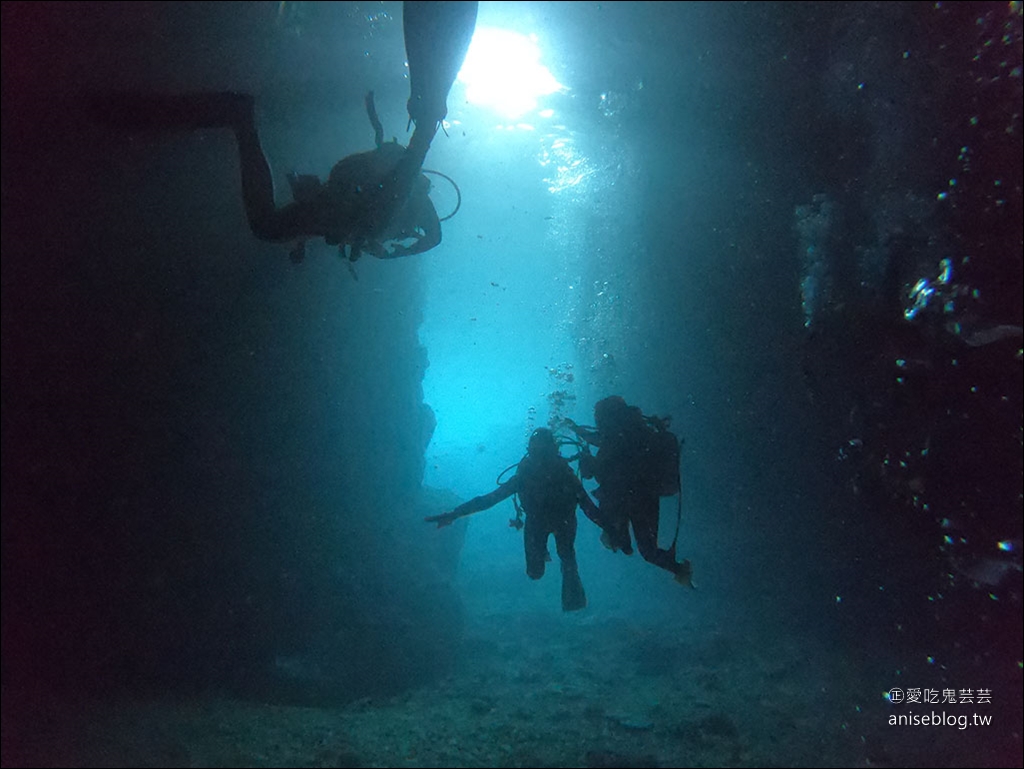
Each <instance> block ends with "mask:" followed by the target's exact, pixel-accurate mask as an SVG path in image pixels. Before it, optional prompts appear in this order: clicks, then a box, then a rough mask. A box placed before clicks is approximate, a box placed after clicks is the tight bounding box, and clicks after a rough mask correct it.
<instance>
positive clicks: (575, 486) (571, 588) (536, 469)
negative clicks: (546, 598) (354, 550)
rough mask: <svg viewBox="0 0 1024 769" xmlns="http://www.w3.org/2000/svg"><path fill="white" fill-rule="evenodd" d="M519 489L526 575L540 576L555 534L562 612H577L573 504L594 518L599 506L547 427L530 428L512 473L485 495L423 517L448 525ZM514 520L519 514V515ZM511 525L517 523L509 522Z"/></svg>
mask: <svg viewBox="0 0 1024 769" xmlns="http://www.w3.org/2000/svg"><path fill="white" fill-rule="evenodd" d="M513 494H518V495H519V499H520V500H521V502H522V508H523V511H524V512H525V513H526V522H525V524H523V545H524V547H525V549H526V575H527V576H528V577H529V578H530V579H540V578H541V577H543V576H544V567H545V564H546V562H547V561H548V560H550V556H549V555H548V536H549V535H551V534H554V535H555V549H556V551H557V553H558V558H559V560H561V562H562V611H577V610H579V609H584V608H586V606H587V595H586V593H585V592H584V591H583V582H582V581H581V580H580V575H579V570H578V569H577V566H576V506H577V505H579V506H580V507H582V508H583V512H584V513H586V515H587V517H588V518H590V519H591V520H593V521H595V522H596V521H597V514H598V510H597V506H596V505H595V504H594V502H593V500H592V499H591V498H590V496H589V495H588V494H587V492H586V491H585V490H584V488H583V484H582V483H581V482H580V479H579V478H577V477H576V474H575V473H574V472H573V471H572V468H571V467H570V466H569V462H568V460H566V459H565V458H564V457H562V456H561V455H560V454H559V453H558V445H557V444H556V443H555V438H554V435H553V434H552V432H551V431H550V430H548V429H546V428H543V427H541V428H538V429H536V430H534V431H533V434H532V435H531V436H530V441H529V444H528V448H527V454H526V456H525V457H523V459H522V461H520V462H519V464H518V465H517V467H516V474H515V475H513V476H512V477H511V478H510V479H509V480H507V481H506V482H505V483H503V484H501V485H500V486H498V488H496V489H495V490H494V491H492V492H490V493H489V494H483V495H481V496H479V497H474V498H473V499H471V500H469V501H468V502H466V503H464V504H461V505H459V506H458V507H456V508H455V509H454V510H452V511H451V512H448V513H442V514H441V515H431V516H428V517H427V518H425V519H424V520H425V521H427V523H436V524H437V527H438V528H441V527H443V526H449V525H451V524H452V522H454V521H455V519H456V518H461V517H462V516H465V515H472V514H473V513H478V512H480V511H481V510H487V509H488V508H490V507H493V506H494V505H496V504H497V503H498V502H500V501H501V500H503V499H508V498H509V497H511V496H512V495H513ZM517 520H518V519H517ZM510 525H516V521H512V522H511V524H510Z"/></svg>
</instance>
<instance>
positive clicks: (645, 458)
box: [564, 395, 693, 587]
mask: <svg viewBox="0 0 1024 769" xmlns="http://www.w3.org/2000/svg"><path fill="white" fill-rule="evenodd" d="M594 422H595V424H596V430H595V429H591V428H586V427H581V426H580V425H577V424H576V423H575V422H573V421H572V420H571V419H566V420H564V424H565V425H566V426H567V427H569V429H571V430H572V431H573V432H574V433H576V435H577V436H579V438H581V439H582V440H583V441H585V442H586V443H587V444H589V445H591V446H597V448H598V451H597V455H596V456H593V457H591V456H590V454H589V451H588V452H587V453H585V454H583V455H582V456H581V458H580V471H581V473H582V475H583V477H584V478H594V479H596V480H597V482H598V484H599V486H598V488H597V489H596V490H595V491H594V496H595V497H597V500H598V503H599V505H600V508H599V509H600V518H599V520H601V521H602V523H603V524H604V529H605V534H604V536H602V542H604V544H605V546H606V547H609V548H610V549H612V550H622V551H623V552H624V553H626V554H629V553H631V552H632V548H631V545H630V537H629V524H630V523H632V524H633V536H634V537H635V538H636V547H637V550H639V551H640V555H641V556H643V559H644V560H645V561H647V562H648V563H652V564H654V565H655V566H658V567H660V568H662V569H665V570H666V571H669V572H672V574H673V575H674V576H675V579H676V581H677V582H679V583H680V584H683V585H687V586H689V587H693V580H692V578H693V566H692V565H691V564H690V561H689V560H684V561H682V562H681V563H679V562H677V561H676V541H675V540H673V542H672V545H671V547H669V549H668V550H662V549H660V548H659V547H658V523H659V520H660V517H661V515H660V497H662V496H672V495H674V494H678V493H679V492H680V488H679V443H678V440H677V439H676V437H675V436H674V435H673V434H672V433H670V432H669V431H668V426H667V421H666V420H661V419H656V418H650V417H645V416H644V415H643V413H642V412H641V411H640V409H639V408H637V407H636V406H630V405H628V404H627V403H626V401H625V400H623V398H621V397H620V396H618V395H611V396H609V397H607V398H604V399H602V400H600V401H598V402H597V404H595V406H594ZM652 422H653V423H654V425H653V426H652V424H651V423H652ZM678 534H679V532H678V527H677V530H676V537H677V538H678Z"/></svg>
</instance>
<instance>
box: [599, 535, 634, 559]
mask: <svg viewBox="0 0 1024 769" xmlns="http://www.w3.org/2000/svg"><path fill="white" fill-rule="evenodd" d="M601 544H602V545H604V546H605V547H606V548H608V549H609V550H611V551H612V552H613V553H617V552H619V551H620V550H621V551H622V552H623V553H624V554H626V555H633V545H632V543H631V542H630V541H629V534H628V533H624V532H619V531H616V530H615V529H602V530H601Z"/></svg>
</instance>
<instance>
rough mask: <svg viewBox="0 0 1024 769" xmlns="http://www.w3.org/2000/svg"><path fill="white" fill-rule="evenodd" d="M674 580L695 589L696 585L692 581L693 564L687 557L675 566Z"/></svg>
mask: <svg viewBox="0 0 1024 769" xmlns="http://www.w3.org/2000/svg"><path fill="white" fill-rule="evenodd" d="M675 579H676V582H678V583H679V584H680V585H683V586H685V587H689V588H692V589H694V590H696V589H697V586H696V585H695V584H694V583H693V564H692V563H690V559H689V558H687V559H686V560H685V561H683V562H682V563H680V564H679V565H678V566H677V567H676V577H675Z"/></svg>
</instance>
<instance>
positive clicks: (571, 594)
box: [562, 566, 587, 611]
mask: <svg viewBox="0 0 1024 769" xmlns="http://www.w3.org/2000/svg"><path fill="white" fill-rule="evenodd" d="M586 608H587V593H586V591H584V589H583V581H582V580H581V579H580V575H579V572H578V571H577V570H576V569H575V568H572V569H566V568H564V566H563V568H562V611H579V610H580V609H586Z"/></svg>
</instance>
